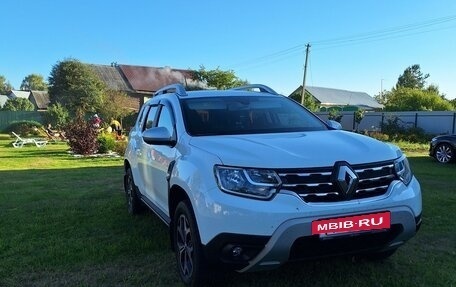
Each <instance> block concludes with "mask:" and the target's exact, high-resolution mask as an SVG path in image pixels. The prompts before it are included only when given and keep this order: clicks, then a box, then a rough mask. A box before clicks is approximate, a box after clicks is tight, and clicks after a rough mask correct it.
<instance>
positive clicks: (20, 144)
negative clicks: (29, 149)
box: [12, 132, 48, 148]
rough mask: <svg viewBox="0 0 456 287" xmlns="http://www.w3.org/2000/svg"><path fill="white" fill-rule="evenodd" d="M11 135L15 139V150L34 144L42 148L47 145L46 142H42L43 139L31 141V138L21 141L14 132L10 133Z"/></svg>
mask: <svg viewBox="0 0 456 287" xmlns="http://www.w3.org/2000/svg"><path fill="white" fill-rule="evenodd" d="M12 133H13V135H14V136H15V137H16V141H14V142H13V147H15V148H20V147H23V146H24V145H26V144H34V145H35V146H37V147H44V146H46V144H47V143H48V141H47V140H43V139H33V138H24V139H23V138H21V137H20V136H19V135H18V134H16V133H15V132H12Z"/></svg>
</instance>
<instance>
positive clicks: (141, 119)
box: [137, 106, 150, 130]
mask: <svg viewBox="0 0 456 287" xmlns="http://www.w3.org/2000/svg"><path fill="white" fill-rule="evenodd" d="M149 108H150V106H143V107H142V109H141V111H140V112H139V116H138V119H137V121H138V127H139V129H140V130H142V129H143V125H144V116H145V115H146V114H147V111H149Z"/></svg>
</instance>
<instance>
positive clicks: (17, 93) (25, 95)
mask: <svg viewBox="0 0 456 287" xmlns="http://www.w3.org/2000/svg"><path fill="white" fill-rule="evenodd" d="M29 96H30V91H18V90H11V92H10V93H9V95H8V98H10V99H16V98H24V99H28V98H29Z"/></svg>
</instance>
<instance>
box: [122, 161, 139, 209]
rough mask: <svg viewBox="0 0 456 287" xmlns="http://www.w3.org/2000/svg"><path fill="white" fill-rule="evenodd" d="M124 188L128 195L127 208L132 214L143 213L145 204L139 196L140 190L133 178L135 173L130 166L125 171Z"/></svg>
mask: <svg viewBox="0 0 456 287" xmlns="http://www.w3.org/2000/svg"><path fill="white" fill-rule="evenodd" d="M124 189H125V195H126V197H127V209H128V213H130V214H139V213H141V211H142V209H143V206H142V202H141V199H140V198H139V191H138V189H137V187H136V185H135V181H134V180H133V174H132V172H131V169H130V168H128V169H127V171H126V172H125V178H124Z"/></svg>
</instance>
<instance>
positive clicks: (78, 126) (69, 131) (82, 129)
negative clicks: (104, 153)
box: [64, 116, 98, 155]
mask: <svg viewBox="0 0 456 287" xmlns="http://www.w3.org/2000/svg"><path fill="white" fill-rule="evenodd" d="M64 131H65V136H66V138H67V140H68V145H69V146H70V148H71V150H72V151H73V152H74V153H75V154H82V155H90V154H95V153H96V152H97V150H98V140H97V136H98V131H97V129H96V128H94V127H93V125H92V124H91V123H90V122H88V121H85V120H84V118H83V117H82V116H77V117H76V118H75V119H74V120H72V121H70V122H69V123H68V124H67V125H66V126H65V128H64Z"/></svg>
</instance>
